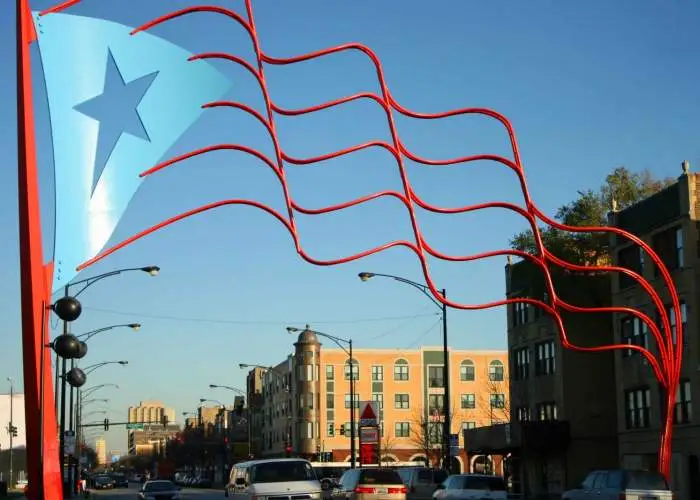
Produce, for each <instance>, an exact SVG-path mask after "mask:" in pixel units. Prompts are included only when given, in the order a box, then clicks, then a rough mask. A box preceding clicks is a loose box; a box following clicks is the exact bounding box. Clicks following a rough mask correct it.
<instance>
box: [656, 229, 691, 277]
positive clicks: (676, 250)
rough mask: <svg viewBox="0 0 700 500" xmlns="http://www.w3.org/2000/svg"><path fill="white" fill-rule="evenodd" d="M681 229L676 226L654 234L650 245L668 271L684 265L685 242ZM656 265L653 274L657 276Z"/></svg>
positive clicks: (658, 273)
mask: <svg viewBox="0 0 700 500" xmlns="http://www.w3.org/2000/svg"><path fill="white" fill-rule="evenodd" d="M684 239H685V238H684V237H683V229H682V228H680V227H678V226H676V227H672V228H670V229H666V230H665V231H661V232H660V233H658V234H656V235H654V237H653V238H652V246H653V248H654V251H655V252H656V253H657V254H658V256H659V257H660V258H661V260H662V261H663V263H664V264H665V265H666V267H667V268H668V270H669V271H673V270H675V269H680V268H682V267H683V266H684V265H685V255H684V253H685V242H684ZM660 274H661V273H660V272H659V269H658V267H656V266H654V276H659V275H660Z"/></svg>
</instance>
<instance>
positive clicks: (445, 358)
mask: <svg viewBox="0 0 700 500" xmlns="http://www.w3.org/2000/svg"><path fill="white" fill-rule="evenodd" d="M358 277H359V278H360V280H361V281H369V280H370V279H371V278H374V277H380V278H389V279H392V280H394V281H398V282H400V283H404V284H405V285H410V286H412V287H413V288H415V289H417V290H419V291H420V292H421V293H423V295H425V296H426V297H428V298H429V299H430V300H431V301H432V302H433V304H435V305H436V306H438V307H439V308H440V309H441V311H442V363H443V365H444V366H443V379H444V384H445V409H444V411H445V425H444V427H443V431H442V434H443V436H442V446H443V452H442V460H443V464H444V467H445V469H446V470H447V472H448V473H449V472H451V471H452V460H450V432H451V425H450V356H449V351H448V344H447V304H446V303H445V302H444V301H439V300H436V299H435V296H434V295H433V294H432V290H431V288H430V287H429V286H427V285H423V284H421V283H416V282H415V281H411V280H409V279H406V278H401V277H400V276H394V275H392V274H380V273H368V272H362V273H359V274H358ZM440 294H441V295H442V298H443V300H445V299H447V291H446V290H445V289H444V288H443V289H442V290H441V291H440Z"/></svg>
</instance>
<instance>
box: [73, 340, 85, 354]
mask: <svg viewBox="0 0 700 500" xmlns="http://www.w3.org/2000/svg"><path fill="white" fill-rule="evenodd" d="M78 346H79V347H80V348H79V349H78V352H77V353H76V355H75V359H83V358H84V357H85V356H86V355H87V353H88V345H87V343H86V342H83V341H82V340H80V341H78Z"/></svg>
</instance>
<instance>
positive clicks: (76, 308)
mask: <svg viewBox="0 0 700 500" xmlns="http://www.w3.org/2000/svg"><path fill="white" fill-rule="evenodd" d="M130 271H141V272H145V273H147V274H148V275H150V276H156V275H158V273H159V272H160V267H158V266H144V267H127V268H123V269H116V270H114V271H110V272H107V273H102V274H99V275H97V276H92V277H90V278H85V279H82V280H78V281H74V282H72V283H66V285H65V286H64V287H63V292H64V293H63V297H62V298H60V299H58V300H57V301H56V302H55V303H54V304H53V305H52V306H51V309H52V310H53V311H54V312H55V313H56V315H57V316H58V317H59V318H60V319H62V320H63V334H62V335H61V336H59V337H64V338H68V336H70V333H69V332H68V323H69V322H70V321H74V320H75V319H77V318H78V316H80V313H81V311H82V305H81V304H80V301H78V299H77V297H78V296H79V295H80V294H81V293H83V292H84V291H85V290H86V289H87V288H89V287H90V286H92V285H93V284H95V283H96V282H98V281H100V280H103V279H105V278H109V277H112V276H117V275H119V274H122V273H126V272H130ZM77 286H81V288H80V289H79V290H78V291H77V292H76V293H75V294H73V296H71V295H70V289H71V288H74V287H77ZM73 338H75V337H73ZM78 345H80V344H78ZM82 345H83V347H84V344H82ZM81 352H82V355H75V356H70V359H74V358H76V357H77V358H81V357H83V356H84V355H85V353H86V352H87V349H82V351H80V350H79V351H76V354H80V353H81ZM42 353H43V351H42ZM58 365H59V363H58V352H57V358H56V380H58V369H59V367H58ZM41 369H42V370H43V369H44V365H43V362H42V366H41ZM61 369H62V373H63V375H64V377H63V383H62V384H61V410H60V436H59V439H60V443H59V447H60V450H59V453H60V458H61V464H63V463H64V462H65V456H64V455H65V454H64V450H65V440H64V438H65V432H66V403H65V399H66V380H67V378H66V377H65V374H66V370H67V366H66V357H65V356H64V357H63V361H62V363H61ZM42 380H43V374H42ZM83 383H84V381H83ZM41 398H42V399H41V401H42V404H43V395H42V396H41ZM54 400H55V401H56V402H58V386H57V387H56V388H55V398H54ZM70 407H71V411H70V416H71V417H72V415H73V391H72V390H71V391H70ZM56 408H57V409H58V405H57V406H56ZM71 420H72V418H71ZM40 423H41V428H42V429H43V428H44V420H43V413H42V416H41V422H40ZM70 428H71V429H72V428H73V422H70ZM75 483H76V481H74V480H73V469H72V467H71V468H70V469H69V475H68V477H67V484H66V480H64V483H63V485H64V492H66V493H67V492H69V491H71V492H72V490H73V486H74V485H75ZM68 487H70V490H68V489H67V488H68Z"/></svg>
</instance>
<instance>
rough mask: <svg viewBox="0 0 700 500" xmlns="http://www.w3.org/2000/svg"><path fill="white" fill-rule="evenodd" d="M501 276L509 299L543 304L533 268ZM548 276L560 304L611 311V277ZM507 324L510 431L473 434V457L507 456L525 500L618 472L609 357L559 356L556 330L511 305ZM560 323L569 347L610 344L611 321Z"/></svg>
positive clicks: (514, 268) (532, 309)
mask: <svg viewBox="0 0 700 500" xmlns="http://www.w3.org/2000/svg"><path fill="white" fill-rule="evenodd" d="M505 271H506V272H505V274H506V276H505V277H506V296H507V298H519V297H520V298H525V297H527V298H534V299H539V300H544V301H545V302H546V292H545V288H544V280H543V276H542V273H541V271H540V270H539V268H537V267H536V266H534V265H533V264H531V263H530V262H529V261H521V262H518V263H515V264H513V263H511V262H510V261H509V262H508V265H506V270H505ZM552 273H553V274H552V276H553V281H554V285H555V289H556V290H557V293H558V295H559V297H560V298H561V299H562V300H564V301H566V302H568V303H571V304H575V305H578V306H581V307H590V306H595V305H601V304H605V303H609V300H610V277H609V275H607V274H605V273H599V274H595V275H593V274H586V275H584V274H581V275H573V274H570V273H566V272H561V271H555V270H553V271H552ZM507 320H508V348H509V354H510V355H509V358H510V365H511V366H510V375H511V380H510V400H511V408H512V409H511V418H510V423H509V424H508V425H502V426H496V427H494V428H491V429H488V430H486V429H484V430H483V431H481V432H480V431H479V430H477V431H475V432H471V436H470V440H471V443H470V446H471V448H472V452H474V453H485V454H491V453H493V454H500V455H504V456H510V460H509V465H510V471H509V472H510V474H511V476H512V477H511V479H512V481H513V484H514V485H515V489H516V491H517V492H521V493H526V494H529V495H542V494H559V493H561V492H562V491H565V490H566V489H569V488H573V487H576V486H578V485H579V484H580V483H581V481H583V479H584V478H585V476H586V474H587V473H588V472H589V471H590V470H592V469H596V468H615V467H617V453H618V451H617V428H616V422H617V412H616V405H615V401H616V395H615V390H614V389H613V388H612V387H611V382H612V381H614V380H615V371H614V357H613V354H612V353H611V352H596V353H591V352H580V351H576V350H572V349H567V348H564V347H563V345H562V337H561V333H560V332H559V330H558V328H557V325H556V323H555V322H554V321H553V319H552V318H551V317H550V316H549V315H547V314H545V313H544V311H543V310H542V309H540V308H539V307H536V306H533V305H529V304H524V303H516V304H511V305H510V306H509V307H508V308H507ZM562 320H563V324H564V328H565V330H566V334H567V337H568V339H569V341H570V342H571V343H572V344H574V345H579V346H587V347H592V346H601V345H610V344H611V343H612V342H613V325H612V319H611V318H610V315H604V314H583V313H576V314H573V313H572V314H568V313H565V314H563V315H562ZM479 434H480V435H479Z"/></svg>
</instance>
